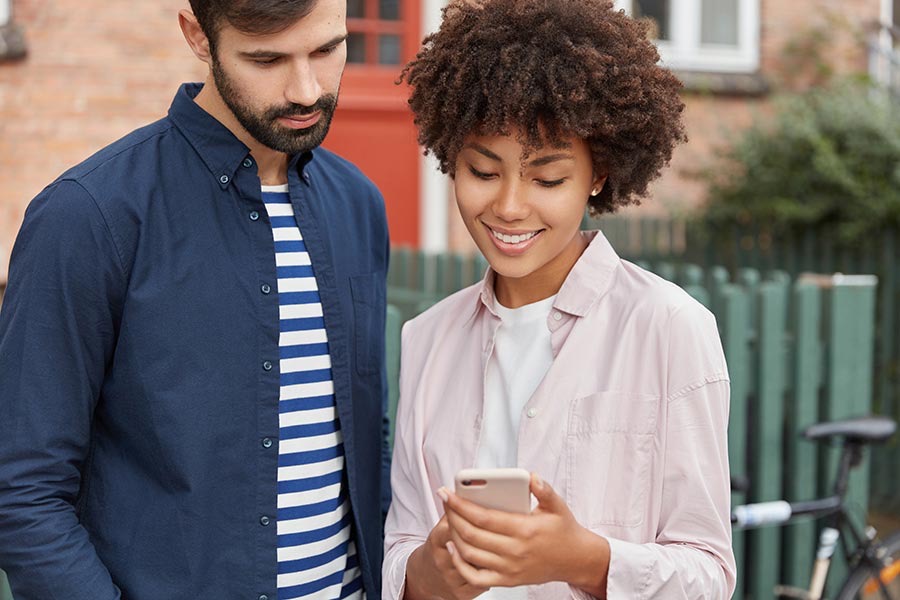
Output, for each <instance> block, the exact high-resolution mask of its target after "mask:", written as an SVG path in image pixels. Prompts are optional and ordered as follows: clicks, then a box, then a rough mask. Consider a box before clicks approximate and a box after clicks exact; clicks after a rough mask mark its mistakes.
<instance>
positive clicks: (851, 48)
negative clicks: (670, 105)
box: [628, 0, 880, 215]
mask: <svg viewBox="0 0 900 600" xmlns="http://www.w3.org/2000/svg"><path fill="white" fill-rule="evenodd" d="M879 14H880V0H790V1H783V0H760V21H761V31H760V63H761V64H760V73H761V74H762V75H763V76H764V77H765V78H766V80H767V81H768V82H769V83H770V85H771V86H772V88H773V92H775V93H777V92H778V91H779V90H798V89H803V88H804V87H806V86H808V85H810V84H811V83H815V82H817V81H820V80H821V79H822V77H823V75H822V74H821V73H819V72H820V71H821V70H822V69H823V68H824V69H825V70H827V71H830V72H831V73H832V74H834V75H840V74H847V73H856V72H865V71H866V70H867V64H866V60H867V57H866V38H865V30H866V29H865V28H866V24H867V23H869V22H871V21H877V20H878V17H879ZM817 73H819V74H818V75H817ZM771 98H772V94H769V95H766V96H761V97H740V96H738V97H736V96H722V95H709V94H691V93H687V94H685V103H686V105H687V108H686V110H685V123H686V126H687V130H688V136H689V137H690V142H689V143H688V144H687V145H684V146H682V147H680V148H679V149H678V150H676V152H675V155H674V156H673V159H672V165H671V168H670V169H669V170H668V171H666V172H665V174H664V175H663V177H662V178H661V179H660V180H659V181H658V182H657V183H656V184H655V185H654V187H653V197H652V198H651V199H649V200H647V201H645V202H644V203H643V206H642V207H640V208H639V209H630V210H629V211H628V212H641V213H643V214H653V215H664V214H669V213H671V212H673V211H675V212H680V211H685V210H690V209H691V208H694V207H696V206H698V205H700V204H701V203H702V202H703V201H704V200H705V190H704V188H703V186H702V184H701V183H699V182H698V181H697V180H696V179H693V178H691V177H690V176H689V173H690V172H692V171H696V170H697V169H698V168H701V167H703V166H704V165H709V164H710V162H711V161H712V159H713V157H714V156H715V153H716V150H717V149H719V148H721V147H722V146H723V144H726V143H727V141H728V139H729V137H730V136H732V135H734V134H735V133H737V132H739V131H740V129H742V128H743V127H746V126H747V125H749V124H750V123H752V122H753V120H754V118H756V117H765V115H766V114H767V113H769V112H770V111H771V110H772V102H771Z"/></svg>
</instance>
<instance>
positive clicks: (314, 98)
mask: <svg viewBox="0 0 900 600" xmlns="http://www.w3.org/2000/svg"><path fill="white" fill-rule="evenodd" d="M321 97H322V86H320V85H319V80H318V79H317V78H316V74H315V72H314V71H313V70H312V69H311V68H310V65H309V63H306V62H303V63H301V64H297V65H295V66H294V68H293V69H292V70H291V73H290V78H289V80H288V81H287V82H286V84H285V88H284V98H285V100H287V101H288V102H290V103H291V104H299V105H301V106H312V105H314V104H315V103H316V102H318V100H319V98H321Z"/></svg>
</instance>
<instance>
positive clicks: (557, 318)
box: [553, 311, 562, 321]
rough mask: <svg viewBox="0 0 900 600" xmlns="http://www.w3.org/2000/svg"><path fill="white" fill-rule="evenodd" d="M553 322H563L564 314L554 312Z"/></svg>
mask: <svg viewBox="0 0 900 600" xmlns="http://www.w3.org/2000/svg"><path fill="white" fill-rule="evenodd" d="M553 320H554V321H562V313H561V312H559V311H554V313H553Z"/></svg>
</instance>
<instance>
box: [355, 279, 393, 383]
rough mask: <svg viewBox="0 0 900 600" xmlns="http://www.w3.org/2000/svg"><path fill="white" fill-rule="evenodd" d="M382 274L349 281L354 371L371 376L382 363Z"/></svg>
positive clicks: (383, 306)
mask: <svg viewBox="0 0 900 600" xmlns="http://www.w3.org/2000/svg"><path fill="white" fill-rule="evenodd" d="M384 293H385V291H384V274H383V273H367V274H366V275H357V276H355V277H351V278H350V294H351V296H353V330H354V334H353V335H354V344H353V345H354V346H355V355H356V371H357V372H358V373H359V374H360V375H371V374H373V373H377V372H379V371H380V370H381V365H382V363H383V362H384V320H385V305H384Z"/></svg>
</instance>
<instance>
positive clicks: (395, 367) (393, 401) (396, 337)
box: [0, 304, 403, 600]
mask: <svg viewBox="0 0 900 600" xmlns="http://www.w3.org/2000/svg"><path fill="white" fill-rule="evenodd" d="M384 322H385V326H384V346H385V348H384V350H385V352H384V355H385V362H386V364H387V384H388V419H390V423H391V430H390V435H389V436H388V442H389V443H390V445H391V447H393V446H394V431H395V430H396V428H397V425H396V421H397V402H398V400H399V399H400V330H401V328H402V327H403V317H402V315H401V314H400V311H399V310H397V307H396V306H391V305H390V304H389V305H388V306H387V313H386V315H385V321H384ZM0 600H2V596H0Z"/></svg>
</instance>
